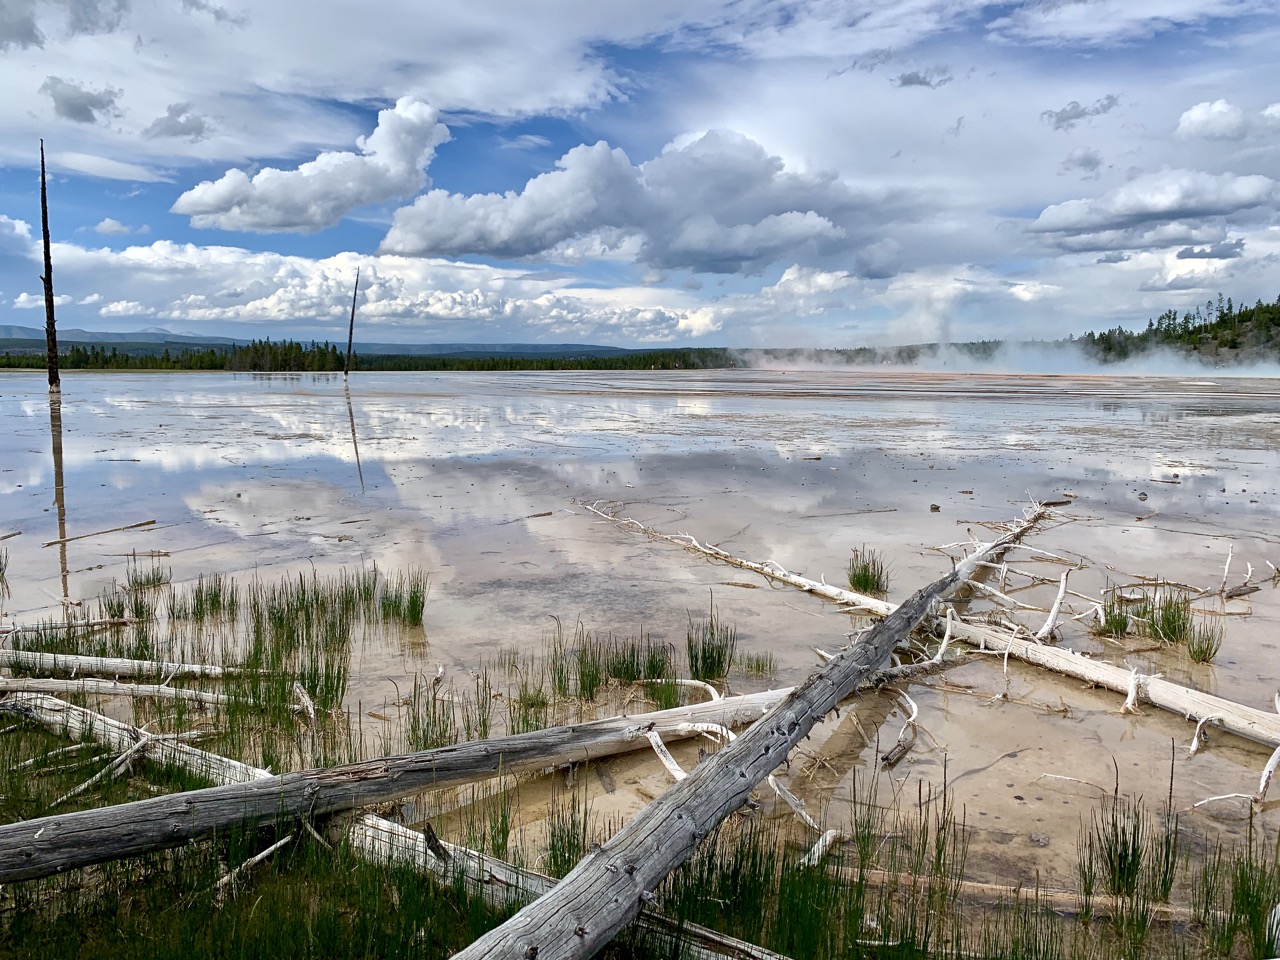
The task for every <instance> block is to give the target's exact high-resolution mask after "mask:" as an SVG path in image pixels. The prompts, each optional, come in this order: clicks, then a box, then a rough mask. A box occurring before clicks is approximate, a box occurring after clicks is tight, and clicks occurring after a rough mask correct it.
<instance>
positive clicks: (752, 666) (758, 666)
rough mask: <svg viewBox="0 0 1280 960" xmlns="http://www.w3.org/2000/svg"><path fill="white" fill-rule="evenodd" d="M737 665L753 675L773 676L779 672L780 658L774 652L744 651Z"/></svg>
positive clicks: (744, 671)
mask: <svg viewBox="0 0 1280 960" xmlns="http://www.w3.org/2000/svg"><path fill="white" fill-rule="evenodd" d="M737 667H738V669H739V670H741V671H742V672H743V673H745V674H747V675H748V676H752V677H772V676H773V675H774V674H776V673H777V672H778V658H777V657H775V656H774V655H773V653H772V652H771V651H770V652H766V653H743V654H740V655H739V657H738V661H737Z"/></svg>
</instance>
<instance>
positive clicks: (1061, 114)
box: [1040, 93, 1120, 130]
mask: <svg viewBox="0 0 1280 960" xmlns="http://www.w3.org/2000/svg"><path fill="white" fill-rule="evenodd" d="M1119 105H1120V98H1119V97H1118V96H1116V95H1115V94H1114V93H1109V94H1107V95H1106V96H1105V97H1103V98H1102V99H1100V100H1095V101H1094V102H1093V105H1092V106H1089V107H1085V106H1081V104H1080V102H1079V101H1077V100H1072V101H1071V102H1070V103H1068V104H1067V105H1066V106H1065V107H1063V108H1062V109H1061V110H1046V111H1044V112H1043V113H1041V114H1040V119H1041V120H1043V121H1044V122H1045V123H1048V124H1050V125H1052V127H1053V129H1055V130H1070V129H1071V128H1072V127H1074V126H1075V125H1076V124H1077V123H1079V122H1080V121H1081V120H1087V119H1089V117H1097V116H1101V115H1102V114H1104V113H1108V112H1110V111H1112V110H1114V109H1115V108H1116V107H1117V106H1119Z"/></svg>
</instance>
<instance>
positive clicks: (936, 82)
mask: <svg viewBox="0 0 1280 960" xmlns="http://www.w3.org/2000/svg"><path fill="white" fill-rule="evenodd" d="M952 79H953V78H952V76H951V72H950V71H949V70H948V69H947V68H946V67H933V68H931V69H929V70H911V71H909V72H907V73H900V74H898V75H897V76H896V77H894V78H893V81H892V82H893V85H894V86H895V87H928V88H929V89H930V90H937V89H938V88H939V87H941V86H945V85H946V84H948V83H950V82H951V81H952Z"/></svg>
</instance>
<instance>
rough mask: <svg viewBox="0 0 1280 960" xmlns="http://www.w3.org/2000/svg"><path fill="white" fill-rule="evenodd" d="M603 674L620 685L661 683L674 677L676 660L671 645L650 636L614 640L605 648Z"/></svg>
mask: <svg viewBox="0 0 1280 960" xmlns="http://www.w3.org/2000/svg"><path fill="white" fill-rule="evenodd" d="M602 649H603V659H604V672H605V673H606V674H607V675H608V676H610V677H612V678H613V679H614V680H617V681H618V682H619V683H621V684H630V683H636V682H638V681H640V680H661V679H664V678H666V677H670V676H672V675H673V673H674V670H675V657H674V655H673V651H672V649H671V647H670V645H669V644H665V643H658V642H655V641H654V640H652V639H650V638H649V636H648V635H647V634H644V633H641V634H640V636H639V637H628V638H627V639H625V640H615V639H614V638H613V637H610V638H609V639H608V641H607V642H606V643H605V644H604V646H603V648H602Z"/></svg>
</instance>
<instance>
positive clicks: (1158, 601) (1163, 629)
mask: <svg viewBox="0 0 1280 960" xmlns="http://www.w3.org/2000/svg"><path fill="white" fill-rule="evenodd" d="M1133 619H1134V622H1135V623H1136V624H1137V627H1138V632H1139V633H1140V634H1141V635H1143V636H1145V637H1150V638H1151V639H1153V640H1158V641H1159V642H1160V643H1167V644H1185V643H1186V642H1187V638H1188V637H1190V636H1191V628H1192V625H1193V624H1194V618H1193V616H1192V613H1191V598H1190V597H1188V596H1186V595H1185V594H1183V593H1181V592H1180V591H1178V590H1176V589H1174V588H1171V587H1167V586H1164V585H1159V584H1158V585H1157V586H1156V588H1155V589H1154V590H1153V591H1151V592H1149V593H1147V594H1146V595H1145V596H1144V597H1143V599H1142V600H1141V601H1140V602H1139V603H1138V604H1137V606H1136V607H1135V608H1134V611H1133Z"/></svg>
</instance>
